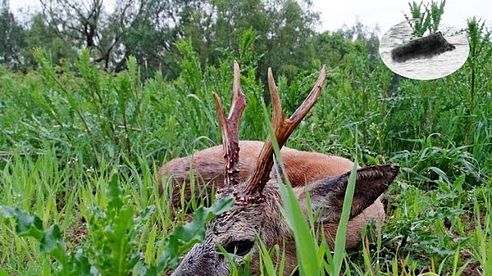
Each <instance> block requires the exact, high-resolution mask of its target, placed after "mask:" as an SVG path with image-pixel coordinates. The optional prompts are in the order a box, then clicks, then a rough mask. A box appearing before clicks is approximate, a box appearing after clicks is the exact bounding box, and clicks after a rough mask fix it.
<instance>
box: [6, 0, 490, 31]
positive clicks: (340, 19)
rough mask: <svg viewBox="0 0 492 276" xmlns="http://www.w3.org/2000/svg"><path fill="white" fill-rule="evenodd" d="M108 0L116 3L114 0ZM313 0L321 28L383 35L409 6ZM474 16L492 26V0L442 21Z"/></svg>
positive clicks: (27, 5) (454, 10) (461, 23)
mask: <svg viewBox="0 0 492 276" xmlns="http://www.w3.org/2000/svg"><path fill="white" fill-rule="evenodd" d="M106 1H108V2H110V3H111V2H112V3H114V0H106ZM312 1H313V10H315V11H318V12H320V17H321V24H320V26H317V31H326V30H330V31H336V30H338V29H340V28H342V27H343V26H344V25H346V26H353V25H354V24H355V22H357V21H360V22H362V23H363V24H364V25H366V26H368V27H370V28H374V27H376V26H378V27H379V30H380V33H379V35H380V36H381V35H382V34H384V32H386V30H388V29H389V28H390V27H391V26H393V25H395V24H397V23H399V22H401V21H403V20H404V19H405V18H404V16H403V14H404V13H408V10H409V8H408V1H407V0H336V1H335V0H312ZM419 1H420V0H418V2H419ZM425 2H430V1H425ZM39 7H40V5H39V2H38V0H10V8H11V10H13V11H18V10H19V9H24V10H26V9H27V10H28V11H29V10H30V11H34V10H36V9H39ZM472 16H476V17H477V18H482V19H485V20H486V25H487V26H489V28H490V27H492V0H447V1H446V7H445V8H444V16H443V20H442V24H446V25H448V26H454V27H456V28H457V29H461V28H465V27H466V19H467V18H469V17H472Z"/></svg>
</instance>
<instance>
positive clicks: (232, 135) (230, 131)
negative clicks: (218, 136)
mask: <svg viewBox="0 0 492 276" xmlns="http://www.w3.org/2000/svg"><path fill="white" fill-rule="evenodd" d="M232 95H233V96H232V104H231V110H230V111H229V116H228V117H227V118H226V117H225V114H224V108H223V107H222V101H221V100H220V97H219V95H217V94H216V93H214V98H215V106H216V107H217V114H218V117H219V125H220V130H221V131H222V145H223V147H224V161H225V174H224V175H225V177H224V187H229V186H230V185H233V186H234V185H237V184H238V183H239V169H238V161H239V133H238V132H239V120H240V119H241V115H242V113H243V110H244V108H245V107H246V96H244V94H243V92H242V91H241V83H240V71H239V64H237V62H234V81H233V84H232Z"/></svg>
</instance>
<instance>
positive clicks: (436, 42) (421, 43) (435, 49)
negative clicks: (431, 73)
mask: <svg viewBox="0 0 492 276" xmlns="http://www.w3.org/2000/svg"><path fill="white" fill-rule="evenodd" d="M454 49H456V47H455V46H454V45H453V44H451V43H449V42H448V41H447V40H446V39H445V38H444V36H443V35H442V33H441V32H437V33H432V34H430V35H428V36H425V37H421V38H417V39H414V40H410V41H409V42H408V43H406V44H404V45H401V46H398V47H396V48H394V49H393V50H391V58H392V59H393V60H394V61H396V62H404V61H407V60H409V59H414V58H419V57H431V56H435V55H439V54H442V53H444V52H447V51H452V50H454Z"/></svg>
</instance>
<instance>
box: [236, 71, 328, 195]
mask: <svg viewBox="0 0 492 276" xmlns="http://www.w3.org/2000/svg"><path fill="white" fill-rule="evenodd" d="M325 78H326V66H323V67H322V68H321V71H320V73H319V77H318V80H317V81H316V83H315V84H314V87H313V89H312V90H311V92H310V93H309V95H308V96H307V98H306V99H305V100H304V102H303V103H302V104H301V105H300V106H299V107H298V108H297V109H296V111H295V112H294V113H293V114H292V115H291V116H290V118H288V119H287V118H285V115H284V113H283V112H282V104H281V101H280V96H279V94H278V90H277V85H276V84H275V79H274V78H273V74H272V70H271V68H269V69H268V87H269V90H270V96H271V100H272V108H273V110H272V113H273V114H272V117H273V118H272V126H273V129H274V131H275V136H276V140H277V142H278V146H279V148H282V146H283V145H284V144H285V142H286V141H287V138H289V136H290V135H291V134H292V132H293V131H294V129H295V128H296V127H297V126H298V125H299V123H300V122H301V121H302V119H303V118H304V117H305V116H306V114H307V113H308V112H309V110H310V109H311V108H312V107H313V105H314V104H315V103H316V100H317V99H318V97H319V95H320V94H321V89H322V88H323V84H324V81H325ZM272 166H273V144H272V139H271V138H269V139H267V141H266V142H265V144H264V145H263V148H262V149H261V152H260V155H259V156H258V159H257V165H256V169H255V172H254V174H253V176H252V177H251V178H250V181H249V183H248V185H247V186H246V187H245V188H244V189H243V190H242V191H240V192H239V193H236V194H235V197H236V200H238V201H240V202H245V203H248V202H251V201H254V200H257V199H259V198H260V197H259V196H261V192H262V191H263V188H264V187H265V184H266V183H267V182H268V180H269V179H270V171H271V169H272Z"/></svg>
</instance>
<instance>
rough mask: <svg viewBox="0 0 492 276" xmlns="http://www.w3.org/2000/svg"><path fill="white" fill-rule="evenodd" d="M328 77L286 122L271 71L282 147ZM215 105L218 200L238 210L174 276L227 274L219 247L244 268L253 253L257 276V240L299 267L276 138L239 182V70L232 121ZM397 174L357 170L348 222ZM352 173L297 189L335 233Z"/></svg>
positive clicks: (389, 169)
mask: <svg viewBox="0 0 492 276" xmlns="http://www.w3.org/2000/svg"><path fill="white" fill-rule="evenodd" d="M325 76H326V68H325V66H323V68H322V69H321V72H320V74H319V77H318V80H317V81H316V83H315V85H314V87H313V89H312V90H311V92H310V94H309V95H308V96H307V98H306V99H305V100H304V102H303V103H302V104H301V105H300V106H299V107H298V108H297V110H296V111H295V112H294V113H293V114H292V116H290V117H289V118H286V117H285V116H284V114H283V112H282V107H281V102H280V97H279V95H278V91H277V87H276V84H275V81H274V79H273V75H272V72H271V70H270V69H269V71H268V86H269V90H270V96H271V101H272V109H273V111H272V112H273V116H272V117H273V118H272V121H273V122H272V126H273V129H274V133H275V136H276V137H275V138H273V139H276V141H277V142H278V145H279V148H281V147H282V146H283V145H284V144H285V142H286V141H287V138H288V137H289V136H290V134H291V133H292V132H293V131H294V129H295V128H296V126H297V125H298V124H299V123H300V122H301V120H302V119H303V118H304V117H305V116H306V114H307V113H308V112H309V110H310V109H311V107H312V106H313V105H314V103H315V102H316V100H317V99H318V97H319V95H320V93H321V90H322V87H323V83H324V80H325ZM214 96H215V102H216V106H217V110H218V117H219V125H220V128H221V131H222V142H223V152H224V155H223V158H224V164H225V166H224V185H223V186H222V188H221V189H220V190H219V191H218V193H217V196H216V198H223V197H230V196H232V197H234V198H235V200H236V202H235V205H234V206H233V207H232V208H231V209H230V210H229V211H227V212H225V213H223V214H222V215H220V216H218V217H216V218H215V219H214V220H212V221H211V222H210V223H209V224H208V226H207V230H206V234H205V241H204V242H203V243H201V244H197V245H195V246H194V247H193V248H192V249H191V250H190V251H189V252H188V254H187V255H186V256H185V257H184V258H183V259H182V260H181V263H180V265H179V267H178V268H177V269H176V270H175V271H174V273H173V275H229V274H230V270H229V265H228V261H227V260H226V258H225V257H224V255H223V254H222V253H221V250H220V247H222V248H223V249H225V250H226V251H227V252H228V253H231V254H233V255H232V256H234V261H235V262H236V263H238V264H240V263H241V262H242V261H243V260H244V258H245V256H247V255H249V254H252V255H253V257H252V267H251V271H252V273H254V274H258V273H259V271H258V269H259V265H258V248H257V246H256V245H255V240H256V236H257V235H258V236H259V238H260V239H261V240H262V242H263V243H264V244H265V245H266V246H267V247H271V246H273V245H275V244H279V245H281V246H282V245H283V246H285V254H286V256H285V257H286V271H287V272H290V271H292V270H293V269H294V267H295V266H296V252H295V243H294V238H293V236H292V234H291V232H290V229H289V227H288V225H287V223H286V222H285V221H284V219H283V217H282V214H281V212H280V208H279V206H281V205H282V200H281V198H280V195H279V192H278V185H279V184H278V182H277V181H276V179H275V177H273V178H271V175H274V174H273V173H271V171H272V167H273V164H274V156H273V154H274V151H273V144H272V139H267V141H266V142H265V143H264V144H263V147H262V149H261V151H260V154H259V156H258V158H257V162H256V167H255V170H254V172H253V173H252V175H251V177H249V178H247V179H246V180H245V181H241V178H240V176H239V168H238V160H239V150H240V149H239V138H238V128H239V120H240V117H241V115H242V112H243V110H244V108H245V106H246V97H245V96H244V94H243V93H242V91H241V88H240V76H239V65H238V64H237V63H235V64H234V81H233V100H232V106H231V110H230V112H229V115H228V117H227V118H226V115H225V114H224V112H223V107H222V103H221V100H220V98H219V97H218V95H217V94H215V95H214ZM397 173H398V167H397V166H392V165H381V166H371V167H365V168H362V169H359V170H358V171H357V182H356V189H355V193H354V198H353V204H352V209H351V213H350V217H351V218H354V217H356V216H357V215H359V214H360V213H361V212H363V211H364V209H366V208H367V207H368V206H370V205H371V204H373V203H374V202H375V201H376V200H377V199H378V197H379V196H380V195H381V194H382V193H383V192H384V191H385V190H386V189H387V188H388V185H389V184H390V183H391V182H392V181H393V179H394V178H395V177H396V175H397ZM348 176H349V173H345V174H342V175H339V176H334V177H329V178H326V179H322V180H319V181H316V182H313V183H310V184H308V185H306V186H305V187H297V188H295V192H296V194H297V196H298V200H299V203H300V205H301V206H304V209H305V210H306V208H307V207H306V206H307V204H306V192H307V193H309V194H310V199H311V207H312V209H313V210H314V211H316V212H319V214H320V216H319V221H318V223H319V224H320V225H322V226H323V227H325V228H327V231H326V232H329V233H333V229H329V228H330V227H331V228H333V227H336V224H337V223H338V221H339V219H340V214H341V209H342V204H343V199H344V195H345V190H346V187H347V183H348Z"/></svg>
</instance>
